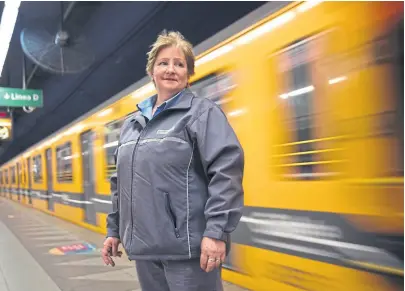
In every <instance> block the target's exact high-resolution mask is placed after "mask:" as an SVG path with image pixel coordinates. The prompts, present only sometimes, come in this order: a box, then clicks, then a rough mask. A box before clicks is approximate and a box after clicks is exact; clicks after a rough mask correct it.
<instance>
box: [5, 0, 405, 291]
mask: <svg viewBox="0 0 405 291" xmlns="http://www.w3.org/2000/svg"><path fill="white" fill-rule="evenodd" d="M403 6H404V4H403V2H375V1H372V2H360V1H359V2H321V1H310V2H293V3H289V4H285V3H276V4H275V3H274V2H273V3H272V2H269V3H266V4H265V5H264V6H263V7H261V8H259V10H258V11H255V12H253V13H252V14H250V15H248V16H246V17H245V18H244V19H243V20H241V22H238V23H236V24H234V25H232V26H230V27H228V28H227V29H225V30H224V31H222V32H220V33H219V34H218V35H217V36H214V37H213V38H212V39H216V40H218V38H221V37H222V38H223V40H222V41H221V42H219V43H217V44H215V45H211V47H208V46H207V43H205V47H204V46H199V47H200V49H201V48H202V47H203V51H202V52H200V53H199V55H198V58H197V61H196V75H195V76H194V77H193V79H192V80H191V81H192V90H193V91H195V92H196V94H197V95H198V96H200V97H201V98H211V99H213V100H215V101H216V102H217V103H218V104H220V106H221V107H222V108H223V110H224V112H225V113H226V114H227V116H228V119H229V121H230V123H231V124H232V126H233V127H234V129H235V131H236V133H237V134H238V137H239V139H240V141H241V143H242V145H243V147H244V150H245V159H246V166H245V177H244V188H245V209H244V214H243V217H242V219H241V222H240V224H239V226H238V228H237V230H236V231H235V232H234V233H233V235H232V242H233V243H232V249H231V252H230V255H229V256H228V258H227V261H226V263H225V264H224V271H223V278H224V279H225V280H228V281H231V282H233V283H236V284H238V285H241V286H243V287H245V288H248V289H250V290H277V291H296V290H310V291H324V290H328V291H335V290H341V291H348V290H356V291H366V290H403V248H404V247H403V230H404V193H403V190H404V188H403V182H404V179H403V178H404V173H403V169H404V165H403V161H404V156H403V151H404V144H403V142H404V123H403V122H404V115H403V114H404V113H403V109H404V103H403V100H404V91H403V85H404V83H403V80H404V75H403V71H404V63H403V62H404V61H403V54H404V53H403V14H404V7H403ZM242 22H243V23H242ZM246 23H249V25H246ZM238 25H239V26H238ZM242 25H244V27H245V28H244V29H242V30H241V29H240V27H242ZM224 36H226V37H224ZM217 42H218V41H217ZM197 48H198V47H197ZM140 57H142V56H140ZM154 93H155V91H154V87H153V84H152V83H150V82H149V80H147V78H146V77H145V78H144V79H143V80H141V81H139V82H138V83H136V84H134V85H133V86H131V87H130V88H127V89H126V90H124V91H123V92H121V93H119V94H117V96H114V97H112V98H111V100H109V101H108V102H106V103H104V104H102V105H101V106H99V107H98V108H95V109H94V110H93V111H91V112H89V113H88V114H86V115H85V116H83V117H81V118H80V119H78V120H77V121H75V122H73V123H72V124H70V125H68V126H66V127H65V128H63V129H61V130H60V131H58V132H56V133H55V134H54V135H52V136H50V137H48V138H46V139H44V140H42V141H40V142H39V143H37V144H36V145H34V146H32V147H31V148H29V149H28V150H26V151H25V152H23V153H21V154H20V155H18V156H16V157H15V158H13V159H12V160H10V161H8V162H7V163H5V164H3V165H1V167H0V184H1V185H0V186H1V195H2V196H4V197H7V198H10V199H12V200H15V201H18V202H20V203H24V204H27V205H31V206H32V207H34V208H37V209H39V210H42V211H44V212H47V213H50V214H52V215H56V216H59V217H61V218H63V219H66V220H69V221H72V222H74V223H77V224H79V225H82V226H83V227H86V228H89V229H92V230H94V231H98V232H101V233H105V231H106V229H105V227H106V225H105V220H106V214H107V213H108V212H109V211H110V208H111V202H110V189H109V187H110V185H109V177H110V175H111V173H112V172H113V171H114V170H115V165H114V158H113V153H114V151H115V149H116V147H117V144H118V142H117V140H118V135H119V130H120V126H121V125H122V122H123V120H124V119H125V117H126V116H127V115H128V114H131V113H132V112H133V111H134V110H136V104H137V103H139V102H140V101H141V100H143V99H145V98H147V97H150V96H151V95H152V94H154Z"/></svg>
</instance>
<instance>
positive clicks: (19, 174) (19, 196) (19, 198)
mask: <svg viewBox="0 0 405 291" xmlns="http://www.w3.org/2000/svg"><path fill="white" fill-rule="evenodd" d="M16 182H17V183H16V186H17V187H16V188H17V200H18V201H21V190H22V188H21V165H20V163H17V173H16Z"/></svg>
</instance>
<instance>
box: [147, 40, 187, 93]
mask: <svg viewBox="0 0 405 291" xmlns="http://www.w3.org/2000/svg"><path fill="white" fill-rule="evenodd" d="M152 76H153V80H154V81H155V85H156V88H157V90H158V92H161V93H167V94H176V93H177V92H179V91H181V90H183V89H184V88H185V87H186V86H187V81H188V74H187V63H186V57H185V56H184V53H183V51H182V50H181V49H180V48H177V47H174V46H170V47H166V48H163V49H161V50H160V52H159V53H158V55H157V57H156V62H155V64H154V66H153V75H152Z"/></svg>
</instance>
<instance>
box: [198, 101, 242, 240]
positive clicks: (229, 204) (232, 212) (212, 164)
mask: <svg viewBox="0 0 405 291" xmlns="http://www.w3.org/2000/svg"><path fill="white" fill-rule="evenodd" d="M192 130H193V131H194V134H195V136H196V139H197V145H196V146H197V148H198V151H199V154H200V159H201V163H202V165H203V167H204V171H205V174H206V176H207V179H208V200H207V203H206V206H205V211H204V213H205V218H206V229H205V232H204V234H203V236H205V237H210V238H214V239H220V240H223V241H227V240H228V235H229V233H231V232H232V231H234V230H235V228H236V226H237V224H238V223H239V220H240V218H241V216H242V209H243V194H244V193H243V186H242V180H243V171H244V152H243V149H242V146H241V144H240V143H239V140H238V138H237V136H236V134H235V132H234V130H233V129H232V127H231V125H230V124H229V122H228V119H227V117H226V116H225V114H224V113H223V112H222V110H221V109H220V108H219V107H218V106H217V105H214V106H213V107H211V108H209V109H208V110H207V111H205V112H204V113H203V114H202V115H200V117H199V118H198V119H197V120H196V121H194V122H193V124H192Z"/></svg>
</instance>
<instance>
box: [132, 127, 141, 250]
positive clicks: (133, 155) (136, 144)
mask: <svg viewBox="0 0 405 291" xmlns="http://www.w3.org/2000/svg"><path fill="white" fill-rule="evenodd" d="M142 131H143V129H142V130H141V132H139V135H138V138H137V139H136V143H135V147H134V150H133V151H132V159H131V239H130V241H129V248H131V245H132V236H133V233H132V232H133V229H134V214H133V212H134V211H133V209H132V205H133V203H132V199H133V196H134V195H133V194H132V190H133V187H132V184H133V182H134V159H135V153H136V149H137V147H138V142H139V138H140V136H141V133H142Z"/></svg>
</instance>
